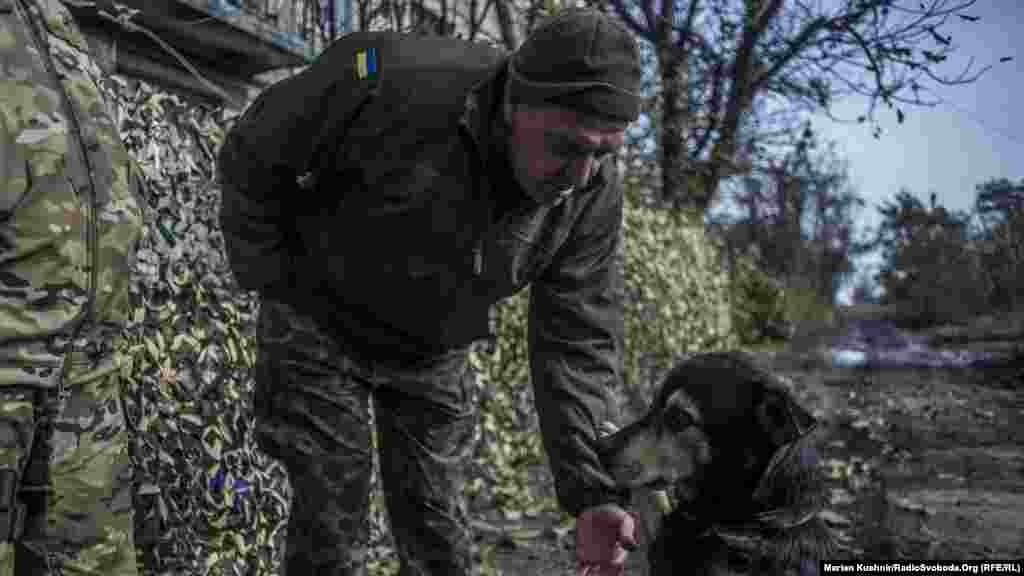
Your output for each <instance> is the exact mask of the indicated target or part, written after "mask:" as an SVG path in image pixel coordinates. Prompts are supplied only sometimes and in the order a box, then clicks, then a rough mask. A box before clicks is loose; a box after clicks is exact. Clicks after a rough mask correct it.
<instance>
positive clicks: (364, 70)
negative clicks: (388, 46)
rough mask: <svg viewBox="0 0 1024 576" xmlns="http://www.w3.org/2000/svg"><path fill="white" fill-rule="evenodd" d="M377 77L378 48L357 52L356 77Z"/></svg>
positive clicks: (365, 78) (369, 78)
mask: <svg viewBox="0 0 1024 576" xmlns="http://www.w3.org/2000/svg"><path fill="white" fill-rule="evenodd" d="M376 77H377V49H376V48H367V49H366V50H359V51H358V52H356V78H358V79H359V80H373V79H374V78H376Z"/></svg>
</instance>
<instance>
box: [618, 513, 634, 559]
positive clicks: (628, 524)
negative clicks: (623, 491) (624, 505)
mask: <svg viewBox="0 0 1024 576" xmlns="http://www.w3.org/2000/svg"><path fill="white" fill-rule="evenodd" d="M636 526H637V521H636V516H634V515H633V513H632V512H625V515H624V516H623V518H622V522H621V523H620V524H619V544H620V545H621V546H622V547H623V548H625V549H626V550H628V551H629V552H632V551H634V550H636V546H637V540H636Z"/></svg>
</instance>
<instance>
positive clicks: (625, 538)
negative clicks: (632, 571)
mask: <svg viewBox="0 0 1024 576" xmlns="http://www.w3.org/2000/svg"><path fill="white" fill-rule="evenodd" d="M636 526H637V522H636V518H634V517H633V515H632V514H630V513H629V512H626V511H625V510H623V509H622V508H619V507H618V506H616V505H614V504H605V505H604V506H597V507H594V508H587V509H586V510H584V511H583V512H582V513H581V514H580V516H579V518H577V519H576V576H622V574H623V571H624V569H625V562H626V554H627V553H626V551H627V550H633V549H634V548H636V545H637V541H636Z"/></svg>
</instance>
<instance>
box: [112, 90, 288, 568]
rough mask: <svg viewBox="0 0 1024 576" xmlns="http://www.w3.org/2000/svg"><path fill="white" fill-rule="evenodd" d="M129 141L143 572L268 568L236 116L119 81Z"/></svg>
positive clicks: (275, 494) (276, 510)
mask: <svg viewBox="0 0 1024 576" xmlns="http://www.w3.org/2000/svg"><path fill="white" fill-rule="evenodd" d="M115 82H116V84H117V86H116V88H115V89H114V90H113V91H114V92H115V93H116V99H117V102H118V104H119V122H120V127H121V134H122V138H123V139H124V142H125V145H126V146H127V147H128V149H129V151H130V152H131V153H132V154H133V156H134V157H135V158H136V160H137V161H138V162H139V163H140V164H141V165H142V167H143V170H144V172H145V174H146V179H147V182H148V190H147V191H146V196H147V197H146V199H145V200H146V204H147V206H148V210H147V213H146V229H145V231H144V236H143V240H142V246H141V249H140V251H139V253H138V261H137V264H136V275H135V277H134V279H133V284H132V293H133V296H134V298H135V305H136V311H135V317H134V321H133V322H132V323H131V325H130V326H128V328H127V336H128V346H130V349H131V351H132V352H133V355H134V358H135V366H134V370H133V373H132V380H131V382H130V383H129V385H128V390H127V411H128V415H129V419H130V422H131V425H132V427H133V430H134V432H135V434H134V435H133V443H132V456H133V460H134V463H135V466H136V475H137V476H136V477H137V479H138V482H139V491H138V492H139V494H138V497H137V500H138V501H137V509H138V512H139V513H138V518H137V521H136V523H137V533H138V538H139V547H140V550H141V551H142V554H143V558H144V564H145V567H146V570H145V573H146V574H182V573H188V574H235V573H246V574H273V573H275V571H274V570H273V568H272V566H273V565H274V563H275V561H276V559H277V557H278V556H279V554H277V552H276V551H277V550H278V548H279V543H280V538H281V537H282V536H283V528H284V521H285V515H286V511H287V501H288V497H289V494H288V485H287V478H286V475H285V474H284V471H283V469H282V468H281V467H280V466H279V465H278V464H276V463H275V462H273V461H270V460H268V459H267V458H266V457H265V456H263V455H262V454H260V453H259V452H258V451H256V450H254V449H253V442H252V434H251V431H252V425H251V416H250V414H251V409H250V406H251V394H252V385H251V380H250V370H251V367H252V364H253V359H254V353H255V350H254V347H253V339H252V334H253V327H254V319H255V316H256V314H257V311H258V309H257V304H258V303H257V301H256V299H255V298H253V297H252V296H251V295H250V294H246V293H243V292H240V291H239V290H237V289H236V287H235V286H234V284H233V280H232V277H231V274H230V272H229V270H228V266H227V261H226V259H225V257H224V252H223V240H222V238H221V236H220V233H219V230H218V226H217V214H218V210H219V198H220V195H219V193H218V189H217V187H216V186H215V183H214V171H213V160H214V155H215V152H216V149H217V146H218V145H219V143H220V140H221V138H222V135H223V127H224V126H225V122H226V120H227V118H226V116H225V114H223V113H221V112H220V111H216V112H215V111H210V110H207V109H203V108H200V107H196V106H194V105H189V104H188V103H186V102H185V101H183V100H181V99H179V98H178V97H176V96H172V95H168V94H165V93H162V92H159V91H156V90H154V89H152V88H150V87H149V86H147V85H145V84H141V83H125V82H120V81H115Z"/></svg>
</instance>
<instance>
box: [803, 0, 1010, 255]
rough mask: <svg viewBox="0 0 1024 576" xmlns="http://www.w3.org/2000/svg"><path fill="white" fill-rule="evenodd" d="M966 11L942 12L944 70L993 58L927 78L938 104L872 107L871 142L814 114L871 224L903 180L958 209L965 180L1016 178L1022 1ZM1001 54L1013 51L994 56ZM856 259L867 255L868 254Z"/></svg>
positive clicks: (846, 109) (848, 112) (985, 3)
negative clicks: (898, 111) (933, 82)
mask: <svg viewBox="0 0 1024 576" xmlns="http://www.w3.org/2000/svg"><path fill="white" fill-rule="evenodd" d="M966 13H967V14H970V15H973V16H980V17H981V20H980V21H978V22H966V21H963V20H961V19H960V18H953V19H951V20H950V21H949V22H948V23H947V25H946V27H945V28H944V29H943V30H944V32H943V33H944V34H952V36H953V43H954V45H956V46H957V47H958V50H957V52H956V54H955V55H954V56H953V57H951V58H950V62H947V63H946V64H949V65H948V66H946V67H945V68H942V69H941V70H942V71H943V73H944V74H946V75H954V74H956V73H957V72H959V71H960V70H962V69H963V66H964V65H965V64H966V63H967V62H968V59H969V58H970V57H974V58H975V66H977V67H980V66H984V65H987V64H994V65H993V67H992V69H990V70H989V71H987V72H986V73H985V74H984V75H983V76H982V77H981V79H979V80H978V81H977V82H975V83H973V84H969V85H964V86H949V87H946V86H936V87H934V93H935V94H934V95H935V96H937V97H938V98H941V99H943V100H945V101H946V102H947V103H945V104H940V105H939V106H936V107H934V108H905V111H906V112H907V118H906V119H905V121H904V123H903V124H898V123H897V122H896V118H895V113H894V112H893V111H890V110H888V109H886V108H880V109H879V110H878V119H879V120H880V123H881V126H882V128H883V130H884V131H885V132H884V133H883V135H882V137H881V138H880V139H878V140H876V139H875V138H874V137H873V136H872V135H871V130H870V128H869V127H868V126H867V125H856V124H854V125H843V124H836V123H834V122H832V121H831V120H829V119H827V118H824V117H818V118H816V119H815V121H814V125H815V128H817V129H819V130H820V131H821V134H822V136H823V137H824V138H827V139H831V140H835V141H836V142H837V143H838V144H839V150H840V151H841V152H842V153H843V155H844V156H845V157H846V158H847V160H848V161H849V165H850V176H851V184H852V185H853V186H854V188H855V189H856V190H857V191H858V192H859V193H860V194H861V195H862V196H863V197H864V198H865V200H867V202H868V206H866V207H865V208H864V209H863V210H862V211H861V214H860V217H861V218H860V221H861V223H863V224H865V225H868V226H876V225H877V224H878V223H879V218H878V211H877V210H876V209H875V205H877V204H879V203H880V202H882V201H884V200H886V199H891V198H892V197H893V196H894V195H895V194H896V193H897V192H898V191H899V189H900V187H906V188H908V189H909V190H910V191H911V192H913V193H914V194H915V195H916V196H918V197H919V198H921V199H922V200H923V201H924V202H925V203H926V204H927V202H928V197H929V194H930V193H931V192H933V191H934V192H935V194H936V197H937V199H938V202H939V203H940V204H942V205H943V206H945V207H947V208H950V209H959V210H968V209H969V208H970V207H971V205H972V203H973V200H974V192H975V186H976V185H978V184H980V183H982V182H984V181H986V180H988V179H990V178H1009V179H1011V180H1014V181H1018V180H1020V179H1024V1H1021V0H979V1H978V2H977V3H976V4H975V5H974V6H973V7H972V8H970V9H969V10H967V11H966ZM1003 56H1013V57H1014V60H1013V61H1011V62H1009V63H1004V64H999V63H998V59H999V58H1000V57H1003ZM866 105H867V102H866V100H864V99H860V98H850V99H847V100H844V101H841V102H839V103H837V104H836V105H835V106H834V107H833V113H834V114H835V115H836V116H839V117H841V118H848V119H853V118H856V117H857V116H858V115H859V114H860V113H862V112H863V111H864V110H866ZM862 262H863V263H864V264H872V263H877V262H878V259H877V257H874V256H868V257H866V258H865V259H864V260H863V261H862Z"/></svg>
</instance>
